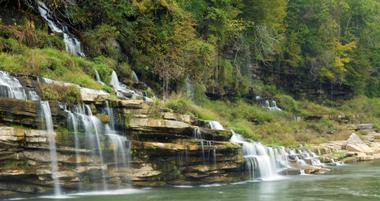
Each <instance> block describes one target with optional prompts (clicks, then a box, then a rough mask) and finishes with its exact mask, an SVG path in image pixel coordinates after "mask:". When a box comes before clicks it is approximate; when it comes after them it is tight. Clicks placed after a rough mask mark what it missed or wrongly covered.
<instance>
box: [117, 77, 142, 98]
mask: <svg viewBox="0 0 380 201" xmlns="http://www.w3.org/2000/svg"><path fill="white" fill-rule="evenodd" d="M110 85H111V86H112V87H113V89H114V90H115V92H116V95H117V96H118V97H119V98H126V97H131V98H135V97H138V96H140V95H139V94H137V93H136V92H135V91H134V90H131V89H129V88H128V87H127V86H125V85H124V84H122V83H120V81H119V78H118V76H117V73H116V72H115V71H112V74H111V81H110Z"/></svg>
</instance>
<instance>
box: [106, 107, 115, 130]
mask: <svg viewBox="0 0 380 201" xmlns="http://www.w3.org/2000/svg"><path fill="white" fill-rule="evenodd" d="M106 111H107V115H108V117H109V125H110V127H111V129H112V130H115V116H114V112H113V109H112V108H111V107H110V104H109V101H106Z"/></svg>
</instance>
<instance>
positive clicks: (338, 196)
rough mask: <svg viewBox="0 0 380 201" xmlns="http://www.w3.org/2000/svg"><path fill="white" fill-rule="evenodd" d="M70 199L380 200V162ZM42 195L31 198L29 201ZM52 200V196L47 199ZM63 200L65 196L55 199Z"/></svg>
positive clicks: (173, 200) (101, 200)
mask: <svg viewBox="0 0 380 201" xmlns="http://www.w3.org/2000/svg"><path fill="white" fill-rule="evenodd" d="M71 197H72V198H70V199H63V200H67V201H104V200H107V201H179V200H181V201H248V200H249V201H367V200H368V201H379V200H380V162H379V161H378V162H370V163H361V164H356V165H348V166H344V167H339V168H335V169H333V171H332V172H331V173H330V174H327V175H318V176H315V175H306V176H290V177H286V178H285V179H282V180H278V181H265V182H246V183H236V184H227V185H212V186H208V185H205V186H198V187H190V186H181V187H172V188H156V189H140V190H131V189H129V190H127V191H123V190H118V191H114V192H112V191H111V192H108V193H104V194H97V193H93V194H83V195H72V196H71ZM34 200H42V198H34V199H28V201H34ZM44 200H47V201H48V200H51V199H44ZM54 200H62V199H54Z"/></svg>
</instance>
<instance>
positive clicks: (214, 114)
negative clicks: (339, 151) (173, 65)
mask: <svg viewBox="0 0 380 201" xmlns="http://www.w3.org/2000/svg"><path fill="white" fill-rule="evenodd" d="M276 100H277V102H278V105H279V107H281V108H282V109H283V111H281V112H273V111H268V110H266V109H265V108H263V107H262V106H260V105H258V104H251V103H247V102H246V101H244V100H235V101H226V100H225V101H222V100H218V101H212V100H208V99H204V100H203V101H202V103H198V104H194V103H193V102H192V101H191V100H190V99H189V98H187V97H186V96H181V95H173V96H172V97H171V98H170V99H169V100H168V101H167V102H166V105H165V106H166V107H168V108H170V109H172V110H174V111H176V112H179V113H183V114H186V113H187V114H191V115H194V116H196V117H198V118H201V119H204V120H217V121H220V122H221V123H222V124H223V126H225V127H226V128H231V129H233V130H234V131H235V132H238V133H240V134H242V135H244V136H245V137H247V138H250V139H253V140H257V141H261V142H263V143H265V144H270V145H286V146H298V145H299V144H318V143H322V142H325V141H328V140H342V139H347V137H348V136H349V135H350V134H351V133H352V132H354V131H353V130H352V125H353V124H358V123H373V124H374V126H375V129H376V130H380V99H379V98H372V99H371V98H367V97H356V98H354V99H352V100H349V101H344V102H342V106H340V105H337V106H334V107H333V106H330V107H328V106H326V105H322V104H317V103H313V102H310V101H307V100H294V99H293V98H292V97H290V96H288V95H285V94H280V95H277V96H276Z"/></svg>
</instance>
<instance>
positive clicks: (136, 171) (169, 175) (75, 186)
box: [0, 75, 326, 196]
mask: <svg viewBox="0 0 380 201" xmlns="http://www.w3.org/2000/svg"><path fill="white" fill-rule="evenodd" d="M15 76H17V75H15ZM17 78H18V79H19V80H20V82H21V83H22V86H23V87H25V88H27V89H28V90H32V91H34V92H36V94H38V95H39V97H43V96H44V95H43V93H44V92H43V90H42V89H41V82H40V80H41V79H39V78H36V77H30V76H17ZM43 84H49V85H50V86H53V87H56V88H58V89H61V88H62V87H67V86H69V87H78V88H80V87H79V86H77V85H73V84H70V83H62V82H57V81H52V80H47V79H44V83H43ZM10 89H11V88H10ZM12 90H20V89H12ZM25 91H27V90H24V89H22V90H21V92H23V93H24V92H25ZM79 91H80V93H81V94H80V97H81V100H80V102H79V103H75V104H73V103H72V104H66V103H62V102H58V101H49V107H50V108H49V110H50V111H49V112H50V113H49V114H48V115H49V117H50V116H51V119H52V122H53V128H52V129H54V132H48V131H46V130H45V129H46V128H45V127H46V126H44V124H46V122H45V121H44V118H42V115H46V114H42V108H41V107H42V106H41V105H42V104H41V103H40V100H39V99H40V98H39V97H37V96H36V97H35V98H34V99H30V98H27V97H26V96H25V97H26V98H22V97H24V96H21V98H18V99H17V98H12V97H4V96H3V97H0V114H1V115H0V144H1V148H0V163H1V166H0V196H8V195H9V196H13V195H14V194H36V193H51V192H53V187H54V185H55V186H57V184H58V185H60V187H61V188H62V189H64V192H77V191H85V190H94V189H96V190H104V189H114V188H123V187H127V186H130V185H132V186H144V187H145V186H166V185H199V184H209V183H226V182H235V181H241V180H246V179H252V174H251V173H250V172H252V171H253V169H254V168H256V166H258V164H259V163H260V162H261V161H260V160H262V159H263V158H265V160H270V161H272V162H269V163H267V161H263V162H265V163H266V164H268V165H272V166H273V167H269V168H273V170H272V172H274V174H277V173H278V170H277V169H275V167H274V166H281V168H285V169H286V168H287V169H286V170H284V171H283V172H282V173H283V174H299V173H300V170H303V171H304V172H306V173H321V172H324V171H326V169H323V168H321V167H320V165H319V164H317V166H315V165H314V164H313V161H314V160H315V159H316V157H315V156H311V155H310V152H307V151H303V152H302V151H298V152H294V150H288V151H283V152H281V154H282V155H281V157H284V158H283V159H282V161H279V160H278V161H277V159H276V158H274V155H273V154H272V153H271V152H273V150H280V149H272V148H266V149H263V150H264V151H262V150H261V148H260V147H262V146H263V145H261V146H260V147H259V148H254V149H255V150H251V152H250V153H249V154H248V155H247V153H243V152H244V149H242V147H244V146H243V145H244V144H245V145H247V144H250V142H238V143H236V142H231V141H230V139H231V137H232V135H233V133H232V131H229V130H224V129H223V128H222V126H221V125H217V124H216V123H217V122H213V125H211V124H210V125H209V122H207V121H204V120H200V119H197V118H194V117H192V116H189V115H184V114H177V113H173V112H171V111H170V110H167V109H165V110H163V109H161V108H158V107H157V106H156V105H154V104H153V103H152V102H151V101H147V99H146V98H145V97H140V98H136V99H126V98H124V99H123V98H122V99H120V98H117V99H115V98H112V96H111V95H110V94H108V93H106V92H104V91H99V90H92V89H86V88H80V90H79ZM123 91H125V89H123ZM4 94H8V92H7V93H4ZM215 124H216V125H215ZM214 126H216V127H215V128H213V127H214ZM52 137H53V139H55V140H54V141H55V142H54V143H55V144H54V145H55V147H56V149H55V150H52V147H51V146H49V145H51V138H52ZM250 146H255V145H254V144H250V145H249V146H248V147H250ZM256 149H257V150H256ZM281 150H285V149H284V148H281ZM52 151H53V153H54V154H55V155H56V162H57V166H58V170H54V168H53V165H52ZM276 156H277V155H276ZM288 157H289V158H288ZM318 161H319V160H318ZM280 162H281V163H287V164H280ZM272 163H273V164H272ZM277 163H278V164H277ZM264 169H265V168H264ZM264 169H263V170H260V171H262V173H260V171H259V170H257V171H255V172H256V173H258V175H257V176H261V177H262V176H263V173H264V171H265V170H264ZM260 174H261V175H260ZM52 175H55V176H52ZM53 184H54V185H53Z"/></svg>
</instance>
